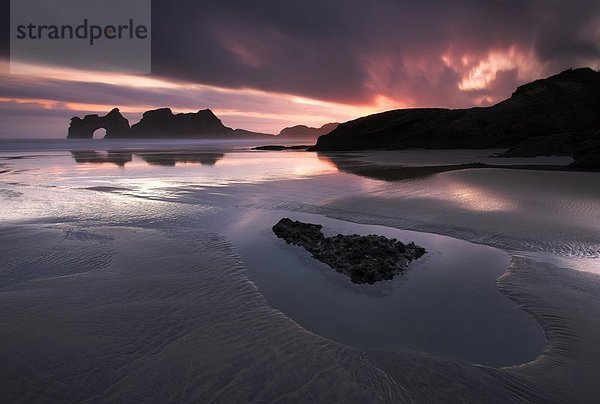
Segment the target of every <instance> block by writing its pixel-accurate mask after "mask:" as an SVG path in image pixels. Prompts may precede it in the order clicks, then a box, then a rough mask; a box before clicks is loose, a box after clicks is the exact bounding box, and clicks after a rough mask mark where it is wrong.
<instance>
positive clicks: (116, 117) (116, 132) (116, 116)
mask: <svg viewBox="0 0 600 404" xmlns="http://www.w3.org/2000/svg"><path fill="white" fill-rule="evenodd" d="M100 128H103V129H105V130H106V137H107V138H126V137H129V136H131V128H130V127H129V121H128V120H127V118H125V117H124V116H123V115H121V112H119V108H113V109H112V110H111V111H110V112H109V113H108V114H106V115H104V116H98V115H97V114H93V115H86V116H84V117H83V119H81V118H79V117H77V116H76V117H73V118H71V125H69V132H68V134H67V139H91V138H92V137H93V136H94V132H95V131H96V130H98V129H100Z"/></svg>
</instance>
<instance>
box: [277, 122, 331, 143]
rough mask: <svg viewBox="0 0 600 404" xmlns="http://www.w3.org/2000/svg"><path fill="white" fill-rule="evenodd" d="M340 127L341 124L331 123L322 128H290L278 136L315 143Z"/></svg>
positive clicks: (283, 130)
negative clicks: (320, 137)
mask: <svg viewBox="0 0 600 404" xmlns="http://www.w3.org/2000/svg"><path fill="white" fill-rule="evenodd" d="M338 125H339V123H337V122H331V123H326V124H325V125H323V126H321V127H320V128H313V127H310V126H306V125H296V126H290V127H287V128H284V129H282V130H281V132H279V135H278V136H280V137H281V138H286V139H304V140H313V141H315V140H317V138H318V137H319V136H323V135H326V134H328V133H330V132H331V131H332V130H334V129H335V128H337V127H338Z"/></svg>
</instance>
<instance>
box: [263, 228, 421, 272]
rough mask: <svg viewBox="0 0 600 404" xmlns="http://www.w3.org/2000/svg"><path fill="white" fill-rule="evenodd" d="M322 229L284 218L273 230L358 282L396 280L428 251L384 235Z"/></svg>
mask: <svg viewBox="0 0 600 404" xmlns="http://www.w3.org/2000/svg"><path fill="white" fill-rule="evenodd" d="M322 228H323V226H321V225H318V224H311V223H302V222H299V221H293V220H291V219H288V218H284V219H281V220H280V221H279V222H278V223H277V224H276V225H275V226H273V232H274V233H275V235H277V237H279V238H282V239H284V240H285V241H286V242H287V243H288V244H295V245H298V246H301V247H303V248H304V249H305V250H306V251H308V252H309V253H311V254H312V256H313V257H314V258H315V259H317V260H319V261H321V262H324V263H325V264H327V265H329V266H330V267H331V268H332V269H334V270H335V271H337V272H339V273H342V274H344V275H347V276H349V277H350V279H351V280H352V282H354V283H368V284H373V283H375V282H377V281H381V280H384V279H392V278H393V277H394V275H396V274H398V273H401V272H403V271H404V270H406V268H407V267H408V264H409V263H410V262H411V261H412V260H415V259H417V258H420V257H421V256H423V254H425V252H426V251H425V249H424V248H423V247H419V246H417V245H415V244H414V243H412V242H411V243H408V244H403V243H402V242H400V241H398V240H396V239H395V238H393V239H389V238H387V237H384V236H377V235H368V236H359V235H358V234H352V235H349V236H348V235H342V234H338V235H337V236H333V237H325V235H323V233H322V231H321V229H322Z"/></svg>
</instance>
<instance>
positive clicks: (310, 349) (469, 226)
mask: <svg viewBox="0 0 600 404" xmlns="http://www.w3.org/2000/svg"><path fill="white" fill-rule="evenodd" d="M257 153H261V158H260V164H259V165H257V166H253V164H254V163H252V161H249V160H244V159H246V158H250V157H251V155H246V154H244V153H241V154H239V155H238V154H233V155H231V154H228V153H225V154H224V158H223V159H222V160H220V161H218V162H217V163H216V164H215V166H202V165H201V164H200V163H198V164H196V165H183V166H177V167H164V166H154V167H153V168H148V167H149V166H146V165H144V166H140V165H139V164H142V163H143V164H147V163H144V162H143V161H142V160H136V157H134V158H133V161H132V163H133V164H131V168H130V169H129V171H123V168H122V167H117V166H115V165H110V166H106V165H105V164H101V165H100V166H97V165H92V163H84V164H81V165H74V164H75V163H73V161H72V158H71V156H70V155H66V156H64V157H65V158H66V159H68V160H61V159H63V157H61V156H55V157H50V159H51V161H52V162H53V164H54V166H53V167H54V168H53V171H41V170H40V167H43V166H44V164H42V163H43V162H41V161H38V160H39V159H38V160H36V159H18V160H14V161H11V162H6V161H3V163H5V164H7V167H8V168H7V170H8V172H6V173H4V174H2V178H1V179H0V181H1V188H2V193H1V194H0V198H2V199H1V201H2V207H3V208H2V210H0V218H1V219H2V223H3V224H2V228H1V230H0V245H1V246H2V254H0V301H1V304H0V311H1V312H0V318H2V322H1V324H0V325H1V327H0V330H1V331H0V341H1V342H2V343H1V344H0V346H2V347H3V348H2V349H0V363H2V364H3V365H2V372H3V375H4V383H3V385H2V387H1V393H2V397H4V398H5V399H6V400H7V401H19V400H29V401H32V400H60V401H75V400H78V401H80V400H93V401H115V400H117V401H124V400H132V401H133V400H135V401H139V400H144V399H148V400H156V401H222V402H240V401H259V402H263V401H275V400H285V401H307V400H310V401H319V402H326V401H328V402H331V401H351V402H364V401H389V402H398V401H401V402H423V401H444V402H482V401H485V402H503V403H504V402H514V401H538V402H539V401H552V402H556V401H568V402H593V401H597V399H598V397H600V386H598V384H597V383H596V374H597V370H598V365H597V364H598V363H600V338H599V337H598V335H600V320H599V319H600V298H599V296H600V281H599V278H598V275H596V274H593V273H585V272H582V271H581V270H579V269H582V268H583V267H587V268H592V269H593V268H594V267H597V265H595V264H596V263H597V262H598V251H600V250H599V248H598V244H599V243H600V241H599V240H600V238H599V237H598V230H597V229H598V226H597V223H596V220H597V218H598V215H597V214H595V213H597V212H598V211H599V208H598V206H599V203H600V198H598V196H597V194H596V192H597V190H596V189H594V188H593V187H590V186H589V185H586V184H589V181H590V180H593V179H594V178H595V177H593V176H594V175H596V174H594V173H553V172H547V173H542V172H539V171H528V172H521V173H522V174H519V175H518V176H517V177H515V176H514V175H513V174H512V173H515V172H517V171H513V170H497V169H490V170H477V169H474V170H461V171H454V172H446V173H441V174H435V175H433V176H430V177H427V178H424V179H418V180H412V181H397V182H386V181H379V180H373V179H369V178H365V177H357V176H355V175H353V174H347V173H340V172H336V169H335V167H332V166H331V165H329V166H328V165H327V164H326V163H324V162H323V161H319V160H318V159H317V157H316V156H314V154H313V155H312V156H314V157H310V156H311V154H309V157H308V158H309V159H310V158H314V159H315V160H314V161H313V160H298V159H306V158H307V157H301V156H300V154H296V153H295V152H290V153H289V154H287V155H286V157H285V159H283V160H281V159H280V157H278V155H273V154H268V153H269V152H257ZM265 153H267V154H265ZM275 153H277V152H275ZM284 153H288V152H284ZM279 154H281V152H279ZM248 156H250V157H248ZM228 159H229V160H228ZM286 160H287V161H286ZM69 161H70V163H69ZM46 164H47V162H46ZM128 164H129V163H128ZM136 164H138V165H136ZM95 167H97V168H95ZM234 167H238V168H236V169H234ZM260 167H265V168H260ZM240 168H241V169H240ZM317 168H318V169H317ZM125 170H128V165H125ZM173 170H177V171H173ZM235 170H237V171H235ZM261 170H266V171H268V172H262V171H261ZM213 178H218V179H219V181H218V182H217V181H214V180H213ZM199 183H200V185H199ZM101 184H111V188H107V189H106V190H105V189H103V188H97V187H98V186H101ZM94 187H96V188H94ZM85 188H90V189H85ZM109 189H110V191H108V190H109ZM527 190H531V192H529V193H528V192H527ZM280 214H281V215H286V216H289V215H296V216H297V217H302V216H303V215H308V214H311V215H317V216H312V217H321V218H322V219H321V220H323V221H324V222H327V221H328V220H329V224H330V225H333V224H334V223H338V225H339V226H342V227H343V228H344V229H345V230H350V229H356V228H357V227H355V226H358V225H354V224H353V223H363V224H367V225H378V226H383V227H381V228H379V230H378V231H389V232H392V233H393V232H398V231H402V229H404V230H411V231H417V232H427V233H434V234H438V235H444V236H448V237H451V238H452V239H455V241H456V242H457V243H460V240H457V239H461V240H467V241H469V242H472V243H476V244H483V245H487V246H490V247H494V249H496V248H499V249H501V250H503V251H498V254H500V255H502V256H504V257H507V258H505V259H506V260H507V261H504V262H505V264H504V265H507V266H508V267H507V268H505V269H506V271H505V273H501V272H502V271H501V270H500V271H499V272H498V274H499V278H498V279H497V281H496V287H497V289H496V290H494V291H493V292H494V293H497V294H498V296H499V299H501V298H504V299H505V305H506V307H511V305H513V303H512V302H514V306H512V307H514V308H515V310H518V311H521V310H522V312H521V314H522V315H523V316H524V318H531V317H529V316H533V318H534V319H535V321H536V322H537V323H538V324H539V325H540V326H541V327H542V328H543V330H544V334H545V337H546V338H547V343H546V345H545V347H544V348H543V351H542V353H541V355H540V356H538V357H537V358H535V359H533V360H532V361H529V362H527V363H523V364H517V365H514V366H510V367H503V368H499V367H491V366H485V365H476V364H474V363H473V361H469V360H465V359H464V358H463V359H461V358H457V357H454V358H450V357H449V356H451V355H447V354H446V355H440V354H439V353H436V352H427V349H424V348H423V347H420V348H419V347H407V346H402V345H401V344H400V345H399V346H396V347H394V349H393V350H390V349H375V348H373V347H372V346H368V344H365V345H363V346H361V344H356V345H353V344H351V343H350V342H349V341H346V342H343V341H338V340H337V339H339V338H336V337H335V336H332V335H326V336H324V335H319V332H320V331H322V332H323V333H325V332H324V331H323V330H322V329H318V328H314V329H310V328H309V326H308V325H305V326H303V324H302V322H303V320H302V318H301V317H297V320H296V319H295V318H294V315H292V313H291V312H289V310H290V306H283V305H281V304H276V303H275V301H276V300H274V295H273V292H274V291H276V287H275V288H273V289H271V290H270V291H269V290H267V286H266V285H265V284H264V280H261V278H260V273H259V271H260V270H261V268H259V266H260V265H259V266H253V265H250V264H252V262H251V259H250V258H249V257H248V255H247V252H245V251H244V246H243V245H242V244H240V240H237V241H236V237H235V234H238V236H239V237H240V238H241V240H242V241H243V240H246V241H252V240H251V238H250V235H251V234H252V233H251V232H252V231H256V232H257V233H255V234H257V235H260V234H262V233H261V230H260V228H259V226H258V225H257V224H258V223H260V224H261V225H263V224H264V222H265V221H267V220H266V219H265V218H268V217H278V216H280ZM328 218H331V219H328ZM334 219H335V220H334ZM234 225H235V226H234ZM228 226H233V227H231V228H230V229H229V230H228V228H229V227H228ZM236 226H237V227H236ZM239 226H242V228H243V227H244V226H246V228H247V229H248V230H246V231H249V232H250V233H247V234H248V235H249V237H246V236H245V233H244V232H242V231H240V232H239V233H236V232H237V230H239V229H240V227H239ZM368 229H372V227H368ZM385 229H388V230H385ZM397 229H400V230H397ZM260 237H261V236H257V237H256V241H259V240H261V238H260ZM414 237H417V236H416V235H415V236H414ZM423 237H424V238H425V239H427V238H428V237H429V236H427V235H426V234H424V235H423ZM432 240H433V238H432ZM275 241H278V240H273V242H275ZM248 246H249V248H251V247H252V244H248ZM475 247H480V248H484V249H485V248H489V247H483V246H475ZM439 251H440V253H441V254H443V253H444V250H443V249H440V250H439ZM269 253H271V251H267V252H266V256H267V257H268V254H269ZM272 253H273V254H275V256H280V255H281V254H283V255H285V256H286V257H287V259H290V257H295V258H294V259H297V260H299V261H298V262H303V263H304V264H308V263H309V262H310V261H308V260H306V259H304V258H303V257H302V255H297V253H298V252H293V251H289V250H286V249H285V248H282V249H278V250H276V251H275V250H273V251H272ZM508 259H510V261H508ZM582 262H585V263H586V264H587V265H581V263H582ZM174 263H176V265H175V264H174ZM288 263H289V262H288ZM259 264H260V262H259ZM290 265H291V264H290ZM475 267H477V266H475ZM280 269H281V268H280ZM292 269H293V270H294V271H295V272H296V274H297V275H298V274H300V275H302V274H307V273H309V272H310V271H313V272H312V274H313V275H311V276H312V277H311V278H304V279H303V280H304V281H307V280H311V279H312V281H313V282H317V281H318V282H321V283H319V287H324V285H327V282H329V283H333V285H334V287H335V288H337V289H339V288H343V287H344V286H343V285H341V284H340V283H339V282H343V281H342V280H339V279H334V280H333V281H332V280H331V279H329V280H328V279H327V276H326V275H323V274H322V273H320V272H319V269H318V268H316V267H314V266H312V264H308V266H294V265H292ZM414 269H415V270H416V269H418V268H414ZM421 269H423V268H421ZM273 270H274V268H273ZM436 270H439V268H438V269H436ZM433 273H434V274H435V270H434V271H433ZM327 274H329V273H327ZM492 274H493V271H491V272H489V273H488V275H492ZM267 275H268V273H267ZM329 275H335V274H334V273H333V274H329ZM494 277H495V275H494V276H493V277H492V278H491V279H490V281H489V282H490V283H491V282H492V281H493V278H494ZM486 279H488V278H486ZM409 281H410V279H409ZM486 282H487V281H486ZM404 284H407V283H404ZM261 285H262V288H263V289H262V290H261ZM274 286H277V285H274ZM402 286H403V283H402V279H398V285H397V287H398V288H399V290H402V289H401V288H402ZM491 288H492V289H494V287H493V285H491ZM384 289H385V288H384ZM324 290H327V289H324ZM300 291H302V289H300ZM498 292H499V293H498ZM490 293H491V292H490ZM503 295H504V297H503ZM487 297H490V296H487ZM288 300H291V299H288ZM511 301H512V302H511ZM317 303H318V302H317ZM277 306H279V307H277ZM291 307H292V308H293V306H291ZM286 311H288V312H287V313H286ZM308 314H310V313H308ZM424 329H426V328H424ZM508 332H510V330H508ZM502 349H506V348H502Z"/></svg>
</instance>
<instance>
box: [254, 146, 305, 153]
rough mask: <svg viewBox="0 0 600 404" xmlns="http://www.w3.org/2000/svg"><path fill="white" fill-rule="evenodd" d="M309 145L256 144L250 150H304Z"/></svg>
mask: <svg viewBox="0 0 600 404" xmlns="http://www.w3.org/2000/svg"><path fill="white" fill-rule="evenodd" d="M309 147H310V146H308V145H294V146H282V145H277V144H269V145H266V146H256V147H253V148H252V150H270V151H281V150H306V149H308V148H309Z"/></svg>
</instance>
